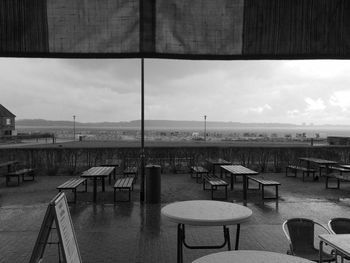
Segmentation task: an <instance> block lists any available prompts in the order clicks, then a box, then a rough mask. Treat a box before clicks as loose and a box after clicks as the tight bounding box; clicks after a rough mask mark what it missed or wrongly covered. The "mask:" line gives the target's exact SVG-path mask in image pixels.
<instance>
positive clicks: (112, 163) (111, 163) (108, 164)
mask: <svg viewBox="0 0 350 263" xmlns="http://www.w3.org/2000/svg"><path fill="white" fill-rule="evenodd" d="M100 166H102V167H114V170H113V179H114V180H115V179H116V176H117V168H118V167H120V166H121V162H120V161H118V160H117V161H107V162H106V163H105V164H100ZM111 177H112V176H111V174H110V175H109V178H108V183H109V184H111V183H112V182H111Z"/></svg>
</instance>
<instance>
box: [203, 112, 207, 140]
mask: <svg viewBox="0 0 350 263" xmlns="http://www.w3.org/2000/svg"><path fill="white" fill-rule="evenodd" d="M204 141H207V115H204Z"/></svg>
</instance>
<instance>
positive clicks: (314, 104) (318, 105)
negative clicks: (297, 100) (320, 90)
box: [305, 98, 326, 111]
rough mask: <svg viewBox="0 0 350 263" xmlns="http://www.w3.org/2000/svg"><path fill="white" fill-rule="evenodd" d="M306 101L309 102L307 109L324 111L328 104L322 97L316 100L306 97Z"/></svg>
mask: <svg viewBox="0 0 350 263" xmlns="http://www.w3.org/2000/svg"><path fill="white" fill-rule="evenodd" d="M305 102H306V104H307V106H306V111H322V110H324V109H325V108H326V105H325V104H324V102H323V100H322V99H321V98H318V99H316V100H314V99H311V98H305Z"/></svg>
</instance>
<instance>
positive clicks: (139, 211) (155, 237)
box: [0, 174, 350, 263]
mask: <svg viewBox="0 0 350 263" xmlns="http://www.w3.org/2000/svg"><path fill="white" fill-rule="evenodd" d="M264 177H265V179H266V178H270V179H273V180H277V181H279V182H281V184H282V185H281V187H280V191H279V192H280V198H279V200H278V201H274V200H270V201H266V202H262V201H261V194H260V192H258V191H249V192H248V202H247V204H246V205H247V206H248V207H249V208H250V209H252V211H253V216H252V217H251V219H250V220H249V221H248V222H247V223H244V224H242V225H241V237H240V249H257V250H267V251H275V252H280V253H285V252H286V250H287V249H288V243H287V241H286V239H285V237H284V236H283V232H282V228H281V224H282V223H283V221H284V220H286V219H287V218H291V217H306V218H312V219H314V220H317V221H319V222H320V223H322V224H324V225H326V223H327V222H328V220H329V219H330V218H332V217H340V216H341V217H350V183H343V184H342V185H341V189H340V190H335V189H327V190H326V189H325V184H324V181H323V180H320V181H317V182H314V181H312V180H308V181H305V182H302V180H301V179H300V178H286V177H285V176H284V174H264ZM67 178H69V177H65V176H61V177H39V178H38V180H37V181H36V182H26V183H23V184H21V185H20V186H19V187H6V186H5V183H4V182H1V184H0V262H28V261H29V258H30V255H31V252H32V249H33V246H34V243H35V240H36V238H37V236H38V232H39V229H40V226H41V223H42V220H43V218H44V214H45V211H46V208H47V204H48V202H49V201H50V200H51V199H52V198H53V197H54V196H55V195H56V193H57V190H56V186H57V185H59V184H60V183H62V182H64V181H66V180H67ZM241 188H242V184H241V183H237V184H236V185H235V190H234V191H229V200H228V201H230V202H232V201H234V202H236V203H238V204H243V203H242V200H241V196H242V189H241ZM106 190H107V191H106V192H104V193H102V192H100V188H99V189H98V201H97V203H96V204H93V203H92V202H91V200H92V184H91V185H89V187H88V192H87V193H78V202H77V203H76V204H75V205H70V212H71V215H72V219H73V224H74V228H75V231H76V234H77V239H78V244H79V249H80V252H81V256H82V260H83V262H84V263H90V262H91V263H92V262H94V263H96V262H106V263H108V262H176V230H177V226H176V224H174V223H172V222H169V221H167V220H166V219H165V218H163V217H162V216H161V214H160V210H161V208H162V207H163V206H164V205H166V204H168V203H171V202H175V201H182V200H193V199H210V191H203V190H202V185H201V184H197V183H196V182H195V179H191V178H190V176H189V175H188V174H163V175H162V196H161V198H162V203H161V204H159V205H157V204H152V205H150V204H148V205H146V204H141V203H140V202H139V182H138V184H137V185H136V188H135V191H134V192H133V196H132V199H133V200H132V202H130V203H129V202H120V203H117V204H115V205H114V204H113V188H112V186H110V185H107V187H106ZM67 197H68V198H72V197H73V195H72V193H70V192H67ZM186 230H187V233H186V234H187V235H186V238H187V240H188V242H189V243H191V244H198V245H199V244H206V245H207V244H217V243H220V242H222V240H223V236H222V228H220V227H209V228H208V227H187V228H186ZM230 231H231V242H234V235H235V231H236V227H235V226H231V227H230ZM56 238H57V237H56V236H55V235H54V234H53V235H52V236H51V237H50V240H52V241H54V240H55V239H56ZM222 250H224V249H222ZM217 251H218V250H189V249H185V250H184V260H185V262H191V261H193V260H194V259H196V258H198V257H201V256H203V255H206V254H209V253H213V252H217ZM45 259H46V262H58V258H57V246H56V245H50V246H49V247H48V248H47V250H46V252H45Z"/></svg>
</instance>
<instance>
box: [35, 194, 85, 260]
mask: <svg viewBox="0 0 350 263" xmlns="http://www.w3.org/2000/svg"><path fill="white" fill-rule="evenodd" d="M53 223H55V225H56V229H57V235H58V237H59V240H58V242H59V246H60V248H61V252H62V255H63V262H64V263H81V262H82V261H81V257H80V252H79V248H78V243H77V239H76V236H75V232H74V228H73V224H72V218H71V216H70V213H69V207H68V204H67V198H66V196H65V194H64V193H59V194H57V195H56V196H55V198H54V199H52V201H51V202H50V204H49V206H48V208H47V210H46V214H45V217H44V220H43V223H42V225H41V228H40V232H39V235H38V238H37V240H36V243H35V246H34V249H33V253H32V256H31V258H30V261H29V263H41V262H43V261H42V258H43V255H44V252H45V247H46V245H47V244H48V238H49V235H50V232H51V230H52V229H53V228H52V225H53Z"/></svg>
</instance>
